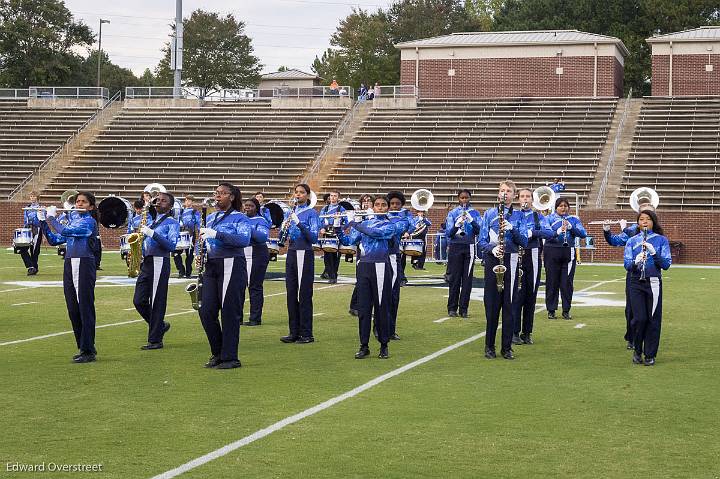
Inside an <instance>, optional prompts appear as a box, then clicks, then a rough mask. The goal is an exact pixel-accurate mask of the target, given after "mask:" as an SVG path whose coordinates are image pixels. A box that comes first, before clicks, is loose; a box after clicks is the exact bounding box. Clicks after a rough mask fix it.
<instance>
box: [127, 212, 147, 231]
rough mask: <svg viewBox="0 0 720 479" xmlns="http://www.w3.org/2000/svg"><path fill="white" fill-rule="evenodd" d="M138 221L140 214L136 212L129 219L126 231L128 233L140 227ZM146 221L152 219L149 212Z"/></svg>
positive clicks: (140, 219) (140, 217)
mask: <svg viewBox="0 0 720 479" xmlns="http://www.w3.org/2000/svg"><path fill="white" fill-rule="evenodd" d="M140 221H142V215H141V214H136V215H134V216H133V217H132V219H131V220H130V221H128V226H127V232H128V234H130V233H134V232H136V231H138V230H139V229H140ZM148 221H152V218H151V217H150V213H148Z"/></svg>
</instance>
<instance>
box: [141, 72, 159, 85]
mask: <svg viewBox="0 0 720 479" xmlns="http://www.w3.org/2000/svg"><path fill="white" fill-rule="evenodd" d="M139 81H140V83H139V85H140V86H155V85H156V82H157V79H156V78H155V75H153V72H152V71H150V69H149V68H146V69H145V71H144V72H143V74H142V76H141V77H140V78H139Z"/></svg>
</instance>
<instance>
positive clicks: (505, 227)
mask: <svg viewBox="0 0 720 479" xmlns="http://www.w3.org/2000/svg"><path fill="white" fill-rule="evenodd" d="M512 229H513V225H512V223H510V222H509V221H506V222H505V224H504V225H503V231H505V232H508V231H512Z"/></svg>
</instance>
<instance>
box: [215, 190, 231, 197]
mask: <svg viewBox="0 0 720 479" xmlns="http://www.w3.org/2000/svg"><path fill="white" fill-rule="evenodd" d="M215 196H230V192H229V191H218V190H215Z"/></svg>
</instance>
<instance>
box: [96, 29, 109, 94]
mask: <svg viewBox="0 0 720 479" xmlns="http://www.w3.org/2000/svg"><path fill="white" fill-rule="evenodd" d="M103 23H110V20H103V19H102V18H101V19H100V33H98V77H97V86H98V88H100V65H101V64H102V25H103Z"/></svg>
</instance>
